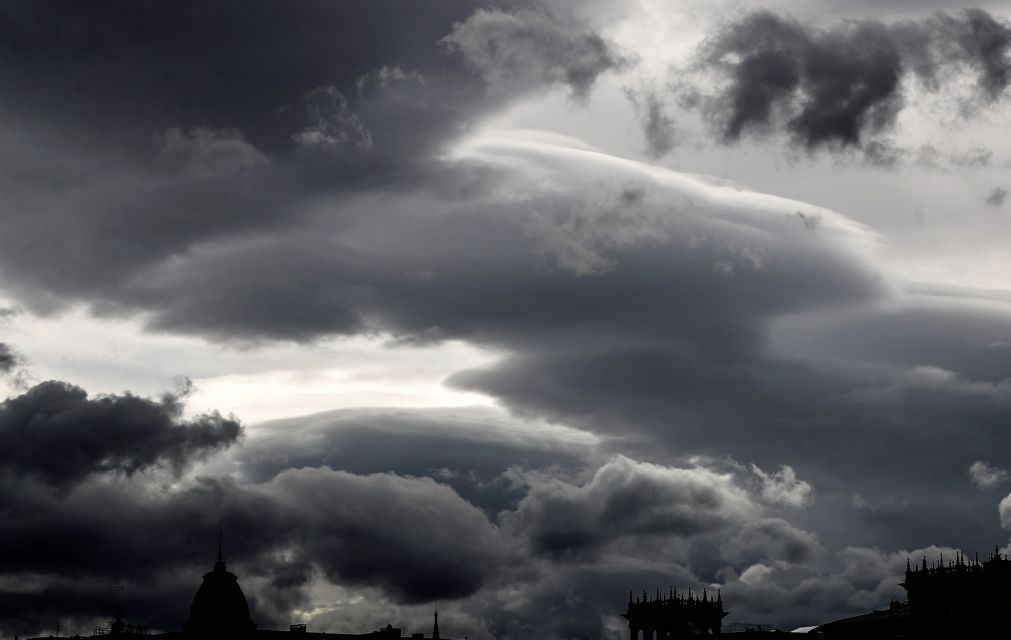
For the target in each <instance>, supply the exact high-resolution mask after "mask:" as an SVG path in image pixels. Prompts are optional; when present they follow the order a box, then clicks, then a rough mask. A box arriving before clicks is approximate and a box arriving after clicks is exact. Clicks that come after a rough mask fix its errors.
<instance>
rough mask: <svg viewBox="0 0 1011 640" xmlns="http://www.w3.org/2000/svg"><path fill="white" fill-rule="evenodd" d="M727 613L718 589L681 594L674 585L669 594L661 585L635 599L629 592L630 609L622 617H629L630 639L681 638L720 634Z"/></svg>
mask: <svg viewBox="0 0 1011 640" xmlns="http://www.w3.org/2000/svg"><path fill="white" fill-rule="evenodd" d="M727 615H728V613H727V612H726V611H724V610H723V597H722V595H721V594H720V592H719V591H717V592H716V597H715V598H710V597H709V593H708V592H707V591H706V590H705V589H703V590H702V595H701V596H699V595H697V594H693V593H692V592H691V590H690V589H689V590H688V592H687V593H686V594H685V595H681V594H678V593H677V592H676V591H675V590H674V589H673V588H672V589H671V590H670V592H669V593H668V594H667V595H666V596H664V594H662V593H660V590H659V589H658V590H657V592H656V595H655V596H649V595H647V593H646V592H645V591H643V592H642V597H639V598H635V599H634V600H633V599H632V592H629V594H628V609H627V610H626V611H625V613H623V614H621V617H622V618H625V619H626V620H628V633H629V640H679V639H680V638H693V637H699V636H706V637H719V635H720V630H721V628H722V626H723V618H724V617H726V616H727Z"/></svg>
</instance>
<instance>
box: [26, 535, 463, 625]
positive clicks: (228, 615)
mask: <svg viewBox="0 0 1011 640" xmlns="http://www.w3.org/2000/svg"><path fill="white" fill-rule="evenodd" d="M293 635H294V636H295V637H298V638H304V639H305V640H401V639H402V638H405V636H404V635H403V631H402V630H401V629H400V628H398V627H394V626H393V625H390V624H388V625H386V626H385V627H383V628H381V629H377V630H375V631H370V632H366V633H330V632H319V631H309V629H308V627H307V625H305V624H293V625H290V626H289V627H288V629H287V630H279V629H260V628H258V627H257V625H256V623H255V622H254V621H253V619H252V618H251V617H250V613H249V604H248V602H247V601H246V596H245V594H244V593H243V592H242V587H240V586H239V580H238V577H237V576H236V575H235V574H234V573H232V572H231V571H228V569H227V566H226V565H225V560H224V557H223V556H222V553H221V545H220V542H219V545H218V558H217V561H215V563H214V566H213V568H212V569H211V571H208V572H207V573H205V574H204V577H203V580H202V581H201V583H200V585H199V587H197V591H196V593H195V594H194V595H193V602H192V603H191V604H190V611H189V616H188V617H187V619H186V621H185V622H184V623H183V624H182V630H179V631H169V632H166V633H158V634H152V633H151V631H150V629H148V628H145V627H142V626H135V625H128V624H126V621H125V620H124V617H123V609H122V607H121V606H120V603H119V598H118V595H117V600H116V609H115V617H114V619H113V621H112V622H111V624H110V625H109V627H107V628H106V627H99V628H96V629H94V631H93V632H92V634H91V635H87V636H82V635H76V636H69V637H71V638H101V640H111V639H110V638H108V636H115V637H117V638H121V639H123V640H128V639H133V638H137V639H143V640H154V639H162V640H219V639H220V640H272V639H274V638H277V639H280V638H289V639H290V638H291V637H292V636H293ZM49 637H52V636H49ZM44 638H45V637H44V636H40V637H37V638H27V639H26V640H44ZM409 638H410V640H449V639H448V638H443V637H441V636H440V634H439V613H438V611H436V612H435V621H434V624H433V625H432V635H431V637H429V638H426V637H425V634H424V633H414V634H412V635H410V636H409Z"/></svg>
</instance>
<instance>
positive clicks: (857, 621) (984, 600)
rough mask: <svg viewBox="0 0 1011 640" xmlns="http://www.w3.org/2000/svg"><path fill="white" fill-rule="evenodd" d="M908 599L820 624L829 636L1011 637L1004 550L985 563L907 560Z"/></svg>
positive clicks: (818, 630) (1009, 573) (1010, 581)
mask: <svg viewBox="0 0 1011 640" xmlns="http://www.w3.org/2000/svg"><path fill="white" fill-rule="evenodd" d="M901 586H902V587H904V588H905V589H906V596H907V598H908V602H905V603H899V602H893V603H891V605H890V606H889V608H888V609H885V610H882V611H874V612H871V613H868V614H864V615H861V616H855V617H853V618H845V619H843V620H836V621H835V622H830V623H828V624H823V625H821V626H819V627H815V628H814V629H813V630H812V631H811V633H812V634H815V635H816V636H818V637H819V638H824V639H825V640H848V639H850V638H853V639H856V638H859V639H860V640H877V639H880V640H893V639H898V638H909V639H911V640H916V639H927V638H998V637H1008V636H1009V635H1011V561H1009V560H1008V557H1007V556H1006V555H1001V553H1000V550H999V549H994V552H993V553H992V554H991V555H990V557H989V558H987V559H986V560H985V561H982V562H980V560H979V558H978V557H977V558H973V559H972V560H967V559H966V558H965V557H963V556H962V555H961V554H956V556H955V558H954V559H951V558H949V560H948V561H947V562H945V560H944V558H943V557H942V558H940V559H939V560H938V561H937V562H934V563H931V564H930V565H928V564H927V559H926V558H924V559H923V560H922V561H921V563H920V565H919V566H916V567H913V566H912V565H911V564H910V563H909V562H908V561H907V562H906V574H905V580H904V581H903V582H902V583H901Z"/></svg>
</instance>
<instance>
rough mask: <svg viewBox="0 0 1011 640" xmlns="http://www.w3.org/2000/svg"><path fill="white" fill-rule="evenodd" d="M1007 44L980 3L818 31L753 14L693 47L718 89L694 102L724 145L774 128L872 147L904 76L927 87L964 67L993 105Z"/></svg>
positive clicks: (1004, 72)
mask: <svg viewBox="0 0 1011 640" xmlns="http://www.w3.org/2000/svg"><path fill="white" fill-rule="evenodd" d="M1009 48H1011V27H1009V25H1008V24H1007V23H1006V21H1004V20H1002V19H1000V18H998V17H995V16H993V15H992V14H990V13H988V12H986V11H983V10H981V9H972V10H967V11H965V12H963V13H961V14H958V15H956V16H952V15H947V14H935V15H933V16H931V17H929V18H925V19H922V20H917V21H912V20H907V21H900V22H894V23H884V22H880V21H877V20H867V19H861V20H848V21H845V22H841V23H839V24H837V25H834V26H831V27H827V28H819V27H814V26H811V25H808V24H805V23H802V22H800V21H797V20H795V19H792V18H789V17H786V16H782V15H779V14H776V13H773V12H770V11H767V10H761V11H755V12H752V13H749V14H746V15H745V16H744V17H742V18H740V19H737V20H735V21H732V22H730V23H728V24H726V25H725V26H724V27H723V28H722V29H720V30H719V31H717V32H716V33H714V34H713V35H711V37H710V38H709V40H707V42H706V43H705V44H704V45H703V46H702V48H701V52H700V54H699V57H698V60H697V61H696V64H697V65H699V66H700V67H701V68H704V69H708V70H710V71H713V72H716V73H717V74H718V75H719V76H721V78H723V79H725V82H723V83H721V84H722V85H725V86H723V87H722V88H720V89H718V90H717V91H716V92H715V93H714V94H713V95H711V96H709V98H708V99H703V100H701V101H700V102H699V103H698V104H699V105H700V106H703V105H704V109H705V113H706V117H707V118H709V119H710V120H711V121H712V122H713V124H714V125H715V126H716V127H717V128H718V129H719V131H720V133H721V135H722V136H723V137H724V139H725V140H727V141H734V140H737V139H739V138H741V136H742V135H744V134H747V133H755V134H765V133H771V132H775V131H780V130H782V131H785V132H786V133H788V134H789V136H790V137H791V138H792V139H793V140H794V141H795V142H796V143H798V144H799V145H801V146H803V147H805V148H807V149H808V150H811V149H816V148H822V147H829V148H833V147H851V148H861V149H865V148H867V149H873V148H874V147H873V146H870V145H873V144H882V141H881V140H879V139H878V136H880V135H884V134H888V133H889V132H890V131H891V130H892V128H893V127H894V125H895V122H896V119H897V117H898V114H899V112H900V111H901V110H902V109H903V108H904V106H905V104H906V97H905V94H904V92H903V87H902V84H903V80H904V79H905V78H907V77H910V76H911V77H915V78H917V79H918V80H919V82H920V84H921V86H922V87H924V88H925V89H926V90H928V91H933V92H936V91H939V90H941V89H942V87H943V86H944V85H945V84H946V82H947V81H948V80H949V79H952V78H954V77H955V76H956V75H957V74H962V73H966V72H968V73H970V74H972V75H974V76H975V79H976V96H977V99H978V100H979V101H980V102H982V103H989V102H993V101H996V100H999V99H1000V98H1002V97H1003V95H1004V93H1005V90H1006V89H1007V86H1008V82H1009V78H1011V74H1009V65H1011V62H1009V59H1008V53H1009ZM703 93H705V90H703Z"/></svg>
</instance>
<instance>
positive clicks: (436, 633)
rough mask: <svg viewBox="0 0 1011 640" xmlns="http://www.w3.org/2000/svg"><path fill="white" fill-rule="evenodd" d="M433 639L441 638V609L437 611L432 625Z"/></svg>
mask: <svg viewBox="0 0 1011 640" xmlns="http://www.w3.org/2000/svg"><path fill="white" fill-rule="evenodd" d="M432 640H440V638H439V610H438V609H436V611H435V624H433V625H432Z"/></svg>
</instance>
